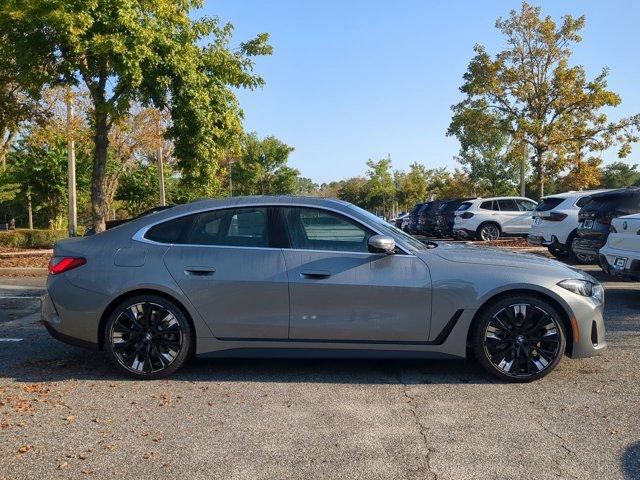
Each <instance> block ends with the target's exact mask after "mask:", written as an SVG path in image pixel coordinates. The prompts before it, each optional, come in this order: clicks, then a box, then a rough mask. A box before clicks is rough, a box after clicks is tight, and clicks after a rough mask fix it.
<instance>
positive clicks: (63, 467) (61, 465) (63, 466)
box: [58, 461, 69, 470]
mask: <svg viewBox="0 0 640 480" xmlns="http://www.w3.org/2000/svg"><path fill="white" fill-rule="evenodd" d="M68 466H69V462H67V461H64V462H62V463H61V464H60V465H58V470H64V469H65V468H67V467H68Z"/></svg>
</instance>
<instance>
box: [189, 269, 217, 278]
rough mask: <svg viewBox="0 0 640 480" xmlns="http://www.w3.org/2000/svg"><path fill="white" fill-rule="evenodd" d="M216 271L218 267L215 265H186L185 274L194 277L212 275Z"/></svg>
mask: <svg viewBox="0 0 640 480" xmlns="http://www.w3.org/2000/svg"><path fill="white" fill-rule="evenodd" d="M214 273H216V269H215V268H213V267H186V268H185V269H184V274H185V275H191V276H193V277H210V276H212V275H213V274H214Z"/></svg>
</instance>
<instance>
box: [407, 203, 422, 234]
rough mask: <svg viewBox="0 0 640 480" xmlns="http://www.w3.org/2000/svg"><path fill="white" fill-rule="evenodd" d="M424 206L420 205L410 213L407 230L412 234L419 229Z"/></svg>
mask: <svg viewBox="0 0 640 480" xmlns="http://www.w3.org/2000/svg"><path fill="white" fill-rule="evenodd" d="M424 205H425V204H424V203H418V204H416V205H415V206H414V207H413V208H412V209H411V211H410V212H409V223H408V225H407V230H408V231H409V233H411V234H415V233H416V228H418V213H420V209H422V207H423V206H424Z"/></svg>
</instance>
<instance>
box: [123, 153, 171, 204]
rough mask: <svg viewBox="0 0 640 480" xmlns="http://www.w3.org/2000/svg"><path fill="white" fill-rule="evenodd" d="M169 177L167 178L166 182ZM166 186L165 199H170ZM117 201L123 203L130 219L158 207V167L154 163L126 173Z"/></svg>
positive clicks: (142, 165)
mask: <svg viewBox="0 0 640 480" xmlns="http://www.w3.org/2000/svg"><path fill="white" fill-rule="evenodd" d="M167 170H168V169H167ZM167 177H168V176H165V182H166V179H167ZM166 186H167V185H166V184H165V197H168V195H166V193H167V191H166ZM115 199H116V200H120V201H121V202H122V205H123V207H124V210H125V211H126V212H127V215H128V216H129V217H133V216H135V215H138V214H140V213H142V212H144V211H145V210H149V209H150V208H153V207H155V206H157V205H158V201H159V200H158V199H159V197H158V168H157V166H156V165H155V164H152V163H148V164H141V165H139V166H138V168H135V169H132V170H130V171H127V172H125V173H124V174H123V175H122V177H121V178H120V182H119V184H118V190H117V191H116V195H115ZM169 203H171V202H169Z"/></svg>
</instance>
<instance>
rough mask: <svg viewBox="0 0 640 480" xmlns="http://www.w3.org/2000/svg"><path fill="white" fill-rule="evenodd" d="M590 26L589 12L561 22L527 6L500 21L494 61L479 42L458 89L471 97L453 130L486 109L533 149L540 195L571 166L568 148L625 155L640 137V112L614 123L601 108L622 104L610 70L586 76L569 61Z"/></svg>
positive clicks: (462, 106) (455, 119)
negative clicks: (502, 44) (500, 44)
mask: <svg viewBox="0 0 640 480" xmlns="http://www.w3.org/2000/svg"><path fill="white" fill-rule="evenodd" d="M584 24H585V18H584V17H579V18H573V17H572V16H571V15H566V16H564V17H563V18H562V23H561V24H559V25H556V23H555V22H554V21H553V20H552V19H551V18H550V17H548V16H547V17H544V18H543V17H542V16H541V9H540V8H538V7H533V6H531V5H529V4H527V3H523V4H522V9H521V11H520V12H519V13H518V12H516V11H511V13H510V15H509V17H508V18H506V19H502V18H500V19H498V21H497V22H496V27H497V28H498V29H499V30H500V32H501V33H502V34H503V35H504V36H505V37H506V41H507V46H508V47H507V49H506V50H503V51H502V52H500V53H498V54H497V55H496V56H495V57H494V58H492V57H491V56H490V55H489V54H488V53H487V51H486V49H485V48H484V47H483V46H482V45H476V46H475V48H474V50H475V56H474V57H473V59H472V60H471V62H470V64H469V67H468V70H467V72H466V73H465V74H464V84H463V85H462V87H461V88H460V90H461V91H462V93H464V94H465V95H466V98H465V99H464V100H463V101H462V102H460V103H458V104H457V105H454V106H453V107H452V109H453V112H454V116H453V120H452V126H451V127H450V129H449V131H448V134H450V135H451V134H455V124H456V123H460V122H462V121H463V120H462V119H464V118H465V117H468V116H472V115H474V114H475V113H488V114H491V115H495V116H497V117H498V118H499V119H500V121H499V122H498V124H499V126H500V128H501V129H502V130H503V132H504V133H505V134H507V135H509V136H510V137H512V138H513V139H514V140H515V141H517V142H524V143H526V144H527V145H529V146H530V148H531V151H532V153H533V156H532V157H531V162H532V165H533V168H534V172H535V175H536V177H537V184H538V194H539V195H540V196H542V195H543V194H544V185H545V181H546V180H547V178H549V177H550V176H551V177H553V176H555V175H557V174H558V173H560V172H561V171H562V170H563V169H564V168H565V166H566V156H565V155H564V153H565V151H566V150H570V149H571V148H573V147H572V146H571V144H572V143H574V142H580V143H582V144H584V146H585V148H586V149H588V150H592V151H593V150H605V149H607V148H609V147H610V146H612V145H614V144H619V145H620V149H619V151H618V155H619V156H620V157H624V156H626V155H627V154H628V153H629V151H630V145H631V143H632V142H635V141H637V136H636V134H635V132H636V131H637V127H638V124H639V123H640V116H638V115H635V116H632V117H629V118H623V119H621V120H618V121H615V122H609V121H608V119H607V116H606V115H605V114H604V113H603V108H606V107H616V106H618V105H619V104H620V102H621V99H620V97H619V95H617V94H616V93H614V92H613V91H611V90H608V89H607V75H608V70H607V69H603V70H602V72H601V73H600V74H599V75H598V76H596V77H595V78H594V79H593V80H587V76H586V73H585V70H584V67H582V66H573V67H572V66H570V65H569V60H570V58H571V53H572V52H571V47H572V45H573V44H575V43H578V42H580V41H581V40H582V38H581V36H580V30H581V29H582V28H583V27H584ZM479 116H480V115H478V117H479Z"/></svg>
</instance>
